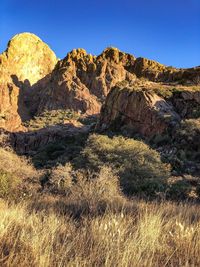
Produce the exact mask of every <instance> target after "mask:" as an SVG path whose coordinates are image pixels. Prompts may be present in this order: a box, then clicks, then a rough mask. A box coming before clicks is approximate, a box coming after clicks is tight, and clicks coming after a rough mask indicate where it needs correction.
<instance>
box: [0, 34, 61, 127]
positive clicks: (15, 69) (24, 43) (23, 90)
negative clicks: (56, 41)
mask: <svg viewBox="0 0 200 267" xmlns="http://www.w3.org/2000/svg"><path fill="white" fill-rule="evenodd" d="M56 62H57V59H56V56H55V54H54V52H53V51H52V50H51V49H50V48H49V47H48V46H47V45H46V44H45V43H44V42H42V40H41V39H40V38H38V37H37V36H36V35H34V34H30V33H23V34H18V35H16V36H14V37H13V38H12V39H11V40H10V41H9V43H8V47H7V49H6V51H5V52H4V53H3V54H1V55H0V127H3V128H5V129H7V130H9V131H17V130H19V129H22V127H21V121H22V120H24V119H28V118H29V110H28V108H27V107H26V106H25V104H24V97H25V95H26V94H27V91H28V90H29V89H30V88H31V86H32V85H33V84H34V83H36V82H37V81H38V80H40V79H42V78H43V77H45V76H46V75H47V74H49V73H50V72H51V71H52V70H53V68H54V66H55V64H56Z"/></svg>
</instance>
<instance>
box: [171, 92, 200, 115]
mask: <svg viewBox="0 0 200 267" xmlns="http://www.w3.org/2000/svg"><path fill="white" fill-rule="evenodd" d="M170 101H171V103H172V104H173V106H174V108H175V110H176V111H177V112H178V113H179V114H180V116H181V118H184V119H192V118H199V117H200V91H195V90H184V91H175V92H174V93H173V95H172V97H171V98H170Z"/></svg>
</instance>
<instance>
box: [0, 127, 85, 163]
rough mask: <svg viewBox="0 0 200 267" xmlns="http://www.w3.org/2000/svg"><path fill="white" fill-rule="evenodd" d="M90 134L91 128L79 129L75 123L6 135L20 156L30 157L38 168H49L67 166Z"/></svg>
mask: <svg viewBox="0 0 200 267" xmlns="http://www.w3.org/2000/svg"><path fill="white" fill-rule="evenodd" d="M4 132H5V131H4ZM89 132H90V126H87V125H83V126H82V127H77V126H75V125H73V123H66V124H63V125H61V124H57V125H52V126H49V127H46V128H42V129H39V130H34V131H30V132H15V133H8V132H6V134H7V135H8V136H9V138H8V139H9V141H8V143H9V145H10V146H11V147H12V149H13V150H14V151H15V152H16V153H17V154H18V155H25V156H27V157H29V158H30V159H31V161H32V162H33V164H34V166H35V167H36V168H44V167H47V168H48V167H53V166H56V165H58V164H59V163H61V164H65V163H67V162H69V161H71V160H72V159H73V158H74V157H75V156H77V155H78V154H79V153H80V151H81V150H82V148H83V147H84V145H85V142H86V140H87V137H88V134H89Z"/></svg>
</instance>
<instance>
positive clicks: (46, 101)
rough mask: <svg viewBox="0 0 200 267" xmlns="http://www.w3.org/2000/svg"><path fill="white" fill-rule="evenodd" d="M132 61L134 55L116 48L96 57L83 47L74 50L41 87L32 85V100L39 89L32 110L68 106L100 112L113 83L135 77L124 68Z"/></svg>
mask: <svg viewBox="0 0 200 267" xmlns="http://www.w3.org/2000/svg"><path fill="white" fill-rule="evenodd" d="M134 61H135V58H134V57H133V56H131V55H129V54H125V53H122V52H120V51H119V50H118V49H116V48H109V49H106V50H104V52H103V53H102V54H101V55H100V56H98V57H96V56H92V55H90V54H87V53H86V51H85V50H84V49H74V50H73V51H71V52H70V53H68V54H67V56H66V57H65V58H64V59H63V60H61V61H59V62H58V64H57V65H56V67H55V69H54V71H53V72H52V74H51V77H50V79H49V80H48V82H47V83H45V84H44V85H43V89H42V90H41V84H40V83H39V84H38V85H37V87H38V89H39V90H37V89H36V88H34V90H33V97H32V96H31V100H32V99H34V95H35V92H37V91H38V92H39V91H40V93H39V101H34V102H37V103H38V106H37V107H35V108H34V110H35V111H36V112H37V113H41V112H42V111H44V110H45V109H60V108H69V109H73V110H75V111H81V112H83V113H87V114H95V113H99V111H100V107H101V103H102V101H103V100H104V99H105V97H106V95H107V94H108V92H109V91H110V89H111V87H112V86H114V85H115V84H116V83H117V82H119V81H123V80H128V81H130V80H134V79H135V78H136V76H135V75H134V74H131V73H130V72H129V71H128V70H127V69H128V68H129V67H130V65H132V64H133V63H134ZM37 97H38V94H37ZM31 106H33V105H31Z"/></svg>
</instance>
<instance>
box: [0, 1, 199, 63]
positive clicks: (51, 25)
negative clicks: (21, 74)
mask: <svg viewBox="0 0 200 267" xmlns="http://www.w3.org/2000/svg"><path fill="white" fill-rule="evenodd" d="M25 31H26V32H27V31H28V32H32V33H35V34H36V35H38V36H39V37H40V38H41V39H42V40H43V41H45V42H46V43H47V44H48V45H49V46H50V47H51V48H52V49H53V50H54V52H55V53H56V55H57V56H58V57H59V58H63V57H64V56H65V55H66V54H67V52H69V51H70V50H72V49H73V48H79V47H81V48H85V49H86V50H87V52H88V53H91V54H95V55H98V54H100V53H101V52H102V50H103V49H104V48H105V47H108V46H114V47H118V48H119V49H120V50H122V51H125V52H128V53H132V54H133V55H135V56H136V57H139V56H143V57H146V58H149V59H154V60H156V61H159V62H160V63H163V64H166V65H173V66H176V67H192V66H197V65H200V0H173V1H172V0H138V1H135V0H132V1H131V0H86V1H81V0H73V1H72V0H66V1H65V0H46V1H45V0H1V3H0V52H2V51H4V50H5V48H6V45H7V42H8V40H9V39H10V38H11V37H12V36H13V35H15V34H17V33H20V32H25Z"/></svg>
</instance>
